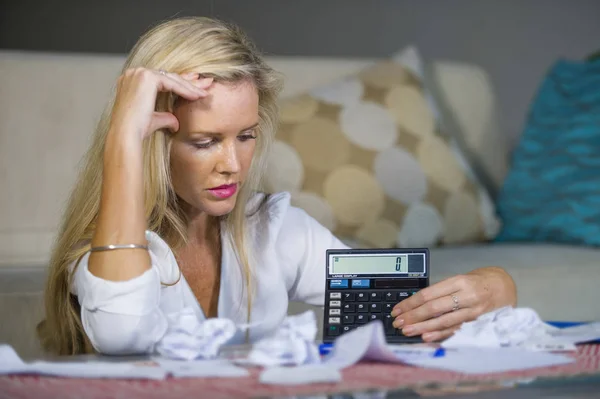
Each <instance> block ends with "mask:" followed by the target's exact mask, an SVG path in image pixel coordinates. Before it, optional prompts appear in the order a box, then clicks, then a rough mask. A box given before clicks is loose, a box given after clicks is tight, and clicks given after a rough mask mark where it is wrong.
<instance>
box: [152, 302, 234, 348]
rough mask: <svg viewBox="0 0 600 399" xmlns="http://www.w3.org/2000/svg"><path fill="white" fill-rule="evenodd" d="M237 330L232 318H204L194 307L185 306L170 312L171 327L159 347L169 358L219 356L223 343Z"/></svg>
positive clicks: (157, 346)
mask: <svg viewBox="0 0 600 399" xmlns="http://www.w3.org/2000/svg"><path fill="white" fill-rule="evenodd" d="M236 331H237V327H236V326H235V324H234V322H233V321H232V320H229V319H219V318H215V319H206V320H203V321H200V320H198V317H197V316H196V314H195V313H194V311H193V310H192V309H190V308H185V309H183V310H182V311H181V312H178V313H177V314H175V315H171V316H169V327H168V329H167V332H166V334H165V336H164V337H163V338H162V339H161V340H160V341H159V342H158V343H157V345H156V347H155V351H156V352H158V353H159V354H160V355H162V356H164V357H166V358H169V359H178V360H195V359H215V358H216V357H217V354H218V353H219V349H220V348H221V346H223V345H224V344H226V343H227V341H229V340H230V339H231V338H232V337H233V336H234V335H235V333H236Z"/></svg>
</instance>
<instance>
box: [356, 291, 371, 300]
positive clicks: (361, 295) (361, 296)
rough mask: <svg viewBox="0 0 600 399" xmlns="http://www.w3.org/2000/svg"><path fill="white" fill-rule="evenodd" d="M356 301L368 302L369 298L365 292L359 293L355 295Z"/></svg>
mask: <svg viewBox="0 0 600 399" xmlns="http://www.w3.org/2000/svg"><path fill="white" fill-rule="evenodd" d="M356 299H357V300H358V302H367V301H368V300H369V296H368V295H367V293H366V292H359V293H357V294H356Z"/></svg>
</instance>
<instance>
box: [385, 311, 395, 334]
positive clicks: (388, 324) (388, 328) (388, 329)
mask: <svg viewBox="0 0 600 399" xmlns="http://www.w3.org/2000/svg"><path fill="white" fill-rule="evenodd" d="M393 322H394V318H393V317H392V316H391V315H389V314H388V315H386V316H385V319H384V322H383V324H384V325H385V333H386V334H387V335H394V334H396V329H395V328H394V326H393V325H392V323H393Z"/></svg>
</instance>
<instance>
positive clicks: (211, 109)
mask: <svg viewBox="0 0 600 399" xmlns="http://www.w3.org/2000/svg"><path fill="white" fill-rule="evenodd" d="M207 91H208V93H209V94H208V96H207V97H205V98H201V99H199V100H197V101H185V102H183V103H181V104H180V105H179V106H178V107H177V108H176V109H175V111H174V113H175V116H176V117H177V119H178V120H179V131H180V132H187V133H194V132H210V133H222V134H226V133H234V134H237V133H239V132H240V131H241V130H243V129H245V128H247V127H249V126H252V125H254V124H256V123H258V109H259V107H258V105H259V101H258V100H259V99H258V92H257V90H256V87H255V86H254V84H252V83H251V82H249V81H242V82H235V83H229V82H224V83H221V82H216V83H213V84H212V85H211V86H210V87H209V88H208V90H207Z"/></svg>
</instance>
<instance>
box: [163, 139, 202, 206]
mask: <svg viewBox="0 0 600 399" xmlns="http://www.w3.org/2000/svg"><path fill="white" fill-rule="evenodd" d="M207 161H208V160H206V159H202V157H199V156H198V154H197V153H195V152H194V151H193V150H192V149H188V148H186V146H185V145H183V144H180V145H178V146H173V148H172V150H171V162H170V167H171V179H172V181H173V188H174V189H175V192H177V194H179V195H182V194H183V192H189V191H190V190H192V189H193V188H194V187H196V186H197V185H198V183H202V181H203V180H205V178H206V176H205V175H206V171H205V170H204V168H203V166H204V167H206V165H207V163H208V162H207Z"/></svg>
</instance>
